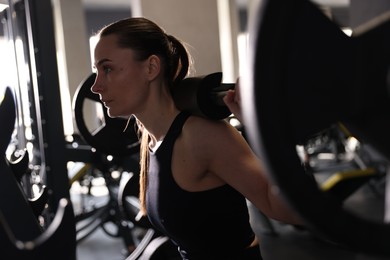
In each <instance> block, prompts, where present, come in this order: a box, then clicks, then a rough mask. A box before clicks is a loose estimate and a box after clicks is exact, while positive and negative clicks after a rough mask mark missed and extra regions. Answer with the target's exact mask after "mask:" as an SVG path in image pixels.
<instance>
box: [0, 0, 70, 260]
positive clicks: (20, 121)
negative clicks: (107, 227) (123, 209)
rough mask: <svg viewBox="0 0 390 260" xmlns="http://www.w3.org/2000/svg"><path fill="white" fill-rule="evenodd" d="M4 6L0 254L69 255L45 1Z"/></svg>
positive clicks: (65, 190)
mask: <svg viewBox="0 0 390 260" xmlns="http://www.w3.org/2000/svg"><path fill="white" fill-rule="evenodd" d="M5 4H6V5H7V6H8V7H7V8H6V9H5V10H3V11H2V12H1V13H0V17H1V22H2V32H3V36H4V37H3V38H4V39H6V41H7V43H8V44H7V46H8V47H9V49H8V50H7V51H8V54H9V57H12V58H13V59H11V60H9V62H10V64H7V66H8V68H9V69H10V71H11V72H10V73H11V74H10V75H2V83H4V81H5V79H6V78H7V77H6V76H9V77H11V78H13V80H14V81H13V82H12V83H11V84H9V82H7V84H9V86H8V87H7V88H6V90H5V92H4V97H3V98H2V102H1V140H2V141H1V142H2V147H1V154H2V159H1V160H0V169H1V170H0V178H1V182H0V183H1V189H0V190H1V196H0V202H1V206H0V213H1V214H0V216H1V218H0V230H1V231H0V233H1V234H0V243H1V244H2V246H1V249H0V255H1V256H0V257H1V258H2V259H64V260H73V259H75V258H76V243H75V223H74V214H73V207H72V204H71V201H70V198H69V186H68V176H67V167H66V157H67V156H66V149H65V139H64V134H63V123H62V112H61V105H60V104H61V100H60V92H59V82H58V71H57V61H56V49H55V42H54V33H53V32H54V28H53V17H52V16H51V14H52V9H51V2H50V1H49V0H48V1H46V0H43V1H42V0H39V1H27V0H26V1H22V0H20V1H16V0H9V1H7V2H6V3H5ZM42 14H44V15H42ZM12 60H13V61H14V62H12ZM3 61H4V60H3Z"/></svg>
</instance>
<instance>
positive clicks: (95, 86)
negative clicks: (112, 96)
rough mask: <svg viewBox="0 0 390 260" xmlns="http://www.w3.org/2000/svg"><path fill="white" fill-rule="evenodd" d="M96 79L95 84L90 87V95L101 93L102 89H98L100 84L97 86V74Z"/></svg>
mask: <svg viewBox="0 0 390 260" xmlns="http://www.w3.org/2000/svg"><path fill="white" fill-rule="evenodd" d="M95 75H96V77H95V82H94V83H93V85H92V87H91V91H92V93H94V94H99V93H100V92H101V91H102V88H101V87H100V84H99V81H98V79H99V77H98V75H97V74H95Z"/></svg>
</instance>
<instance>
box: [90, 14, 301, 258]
mask: <svg viewBox="0 0 390 260" xmlns="http://www.w3.org/2000/svg"><path fill="white" fill-rule="evenodd" d="M99 37H100V38H99V41H98V43H97V46H96V48H95V67H96V73H97V77H96V81H95V83H94V85H93V86H92V92H94V93H97V94H99V95H100V99H101V100H102V101H103V102H104V105H105V106H106V107H107V109H108V114H109V115H110V116H111V117H118V116H130V115H133V116H135V117H136V119H137V124H138V126H139V127H140V129H141V131H142V137H141V140H142V141H141V181H140V184H141V192H140V200H141V205H142V211H143V212H144V213H145V214H147V216H148V218H149V219H150V221H151V223H152V224H153V225H154V226H155V227H156V228H157V229H159V230H160V231H162V232H163V233H165V234H166V235H167V236H169V237H170V238H171V240H172V241H173V242H174V243H175V244H176V245H177V246H178V250H179V252H180V254H181V256H182V258H183V259H191V260H192V259H202V260H207V259H240V260H242V259H261V254H260V250H259V245H258V242H257V239H256V237H255V234H254V232H253V230H252V229H251V226H250V224H249V215H248V210H247V205H246V200H245V198H247V199H249V200H250V201H251V202H252V203H253V204H254V205H255V206H256V207H257V208H258V209H259V210H261V211H262V212H263V213H265V214H266V215H268V216H269V217H271V218H274V219H278V220H281V221H285V222H292V223H297V222H299V220H297V218H296V216H295V215H294V214H292V213H291V211H290V210H289V209H288V208H287V207H286V206H285V204H283V202H282V201H281V200H280V199H279V198H277V197H276V195H274V194H273V193H272V192H271V188H270V184H269V182H268V181H267V179H266V178H265V176H264V173H263V168H262V165H261V163H260V161H259V160H258V158H257V157H256V156H255V155H254V154H253V152H252V151H251V149H250V148H249V146H248V144H247V143H246V142H245V140H244V139H243V137H242V136H241V135H240V134H239V132H238V131H237V130H236V129H235V128H234V127H232V126H231V125H230V124H228V123H226V122H225V121H223V120H221V121H212V120H208V119H206V118H201V117H196V116H192V115H189V114H188V113H185V112H182V111H179V110H178V109H177V107H176V106H175V103H174V101H173V99H172V96H171V92H170V89H171V88H172V87H173V86H174V85H175V84H179V83H180V81H181V80H183V78H184V77H185V76H186V75H187V74H188V71H189V68H190V57H189V54H188V52H187V50H186V48H185V47H184V45H183V44H182V43H181V42H180V41H179V40H178V39H176V38H175V37H173V36H171V35H167V34H166V33H165V32H164V31H163V30H162V29H161V28H160V27H159V26H158V25H156V24H155V23H153V22H152V21H150V20H147V19H145V18H129V19H124V20H120V21H118V22H115V23H113V24H110V25H108V26H107V27H105V28H103V29H102V30H101V31H100V32H99ZM237 98H238V95H235V93H234V92H230V93H228V96H227V97H226V98H225V102H227V104H228V105H229V107H231V108H232V110H234V111H239V110H236V109H238V105H239V104H238V103H237V102H236V101H237Z"/></svg>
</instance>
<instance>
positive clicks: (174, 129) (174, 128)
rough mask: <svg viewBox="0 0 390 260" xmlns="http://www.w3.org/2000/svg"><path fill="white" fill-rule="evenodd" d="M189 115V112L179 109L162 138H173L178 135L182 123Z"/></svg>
mask: <svg viewBox="0 0 390 260" xmlns="http://www.w3.org/2000/svg"><path fill="white" fill-rule="evenodd" d="M189 116H190V114H189V113H188V112H185V111H181V112H180V113H179V114H178V115H177V116H176V117H175V119H174V120H173V122H172V125H171V127H170V128H169V130H168V132H167V135H166V136H165V138H164V139H165V140H166V139H171V140H172V139H173V140H175V139H176V138H177V137H178V136H179V135H180V133H181V130H182V128H183V125H184V123H185V122H186V120H187V119H188V117H189Z"/></svg>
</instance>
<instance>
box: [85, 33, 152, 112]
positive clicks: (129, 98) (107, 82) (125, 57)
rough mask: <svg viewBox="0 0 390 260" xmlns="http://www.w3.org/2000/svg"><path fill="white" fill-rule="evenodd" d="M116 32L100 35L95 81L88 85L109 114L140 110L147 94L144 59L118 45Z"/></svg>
mask: <svg viewBox="0 0 390 260" xmlns="http://www.w3.org/2000/svg"><path fill="white" fill-rule="evenodd" d="M116 40H117V36H116V35H108V36H104V37H102V38H100V40H99V42H98V43H97V45H96V48H95V67H96V74H97V77H96V80H95V83H94V85H93V86H92V87H91V91H92V92H93V93H96V94H99V96H100V99H101V101H102V102H103V103H104V105H105V107H107V112H108V115H109V116H110V117H118V116H129V115H131V114H136V113H137V112H139V111H142V107H143V106H144V105H145V103H146V102H145V101H146V98H147V95H148V89H149V88H148V78H147V69H148V66H147V61H137V60H136V59H135V52H134V51H133V50H132V49H129V48H120V47H118V45H117V43H116Z"/></svg>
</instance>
